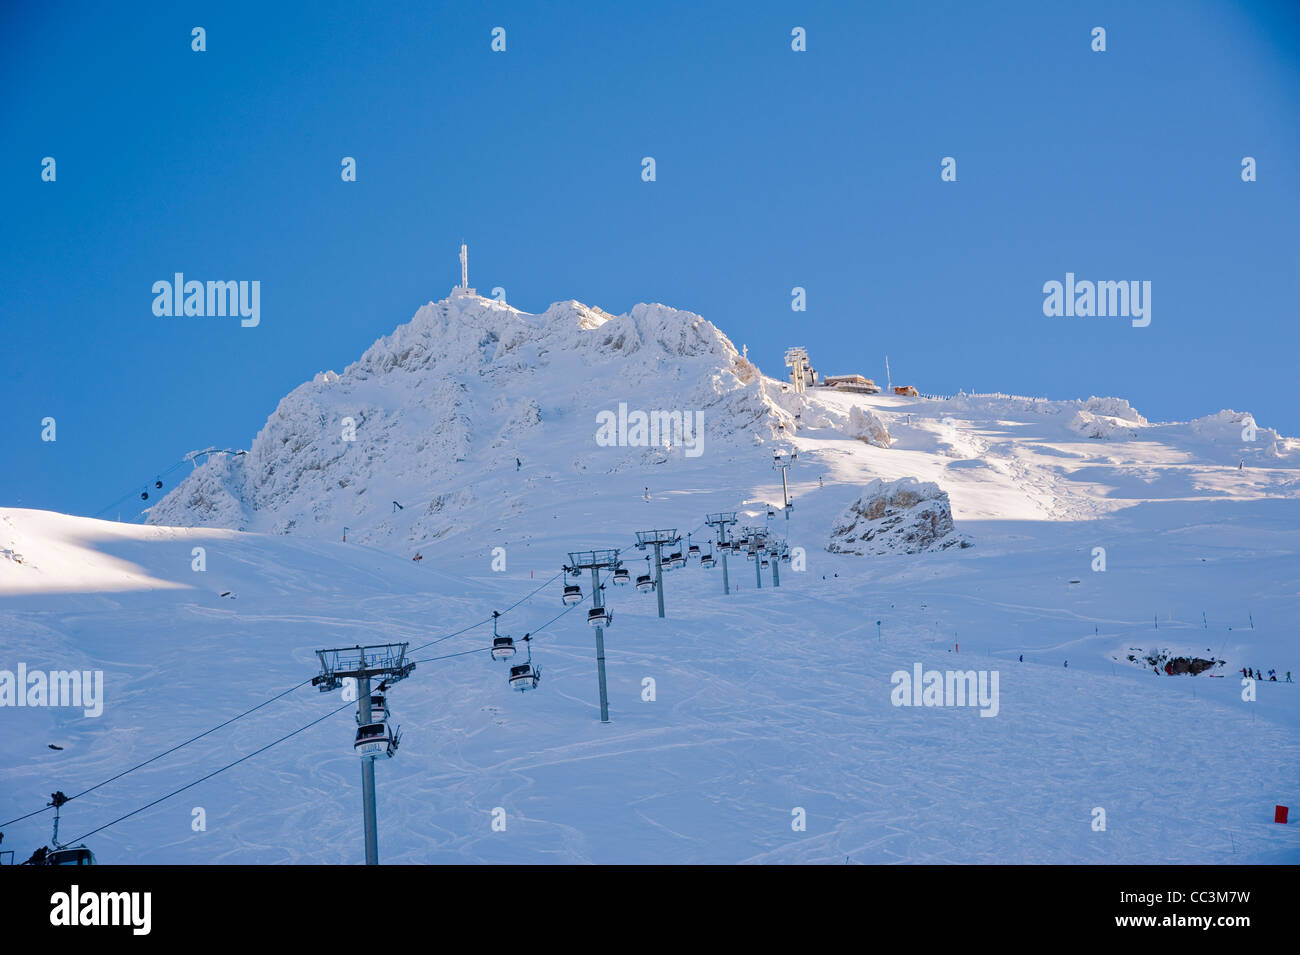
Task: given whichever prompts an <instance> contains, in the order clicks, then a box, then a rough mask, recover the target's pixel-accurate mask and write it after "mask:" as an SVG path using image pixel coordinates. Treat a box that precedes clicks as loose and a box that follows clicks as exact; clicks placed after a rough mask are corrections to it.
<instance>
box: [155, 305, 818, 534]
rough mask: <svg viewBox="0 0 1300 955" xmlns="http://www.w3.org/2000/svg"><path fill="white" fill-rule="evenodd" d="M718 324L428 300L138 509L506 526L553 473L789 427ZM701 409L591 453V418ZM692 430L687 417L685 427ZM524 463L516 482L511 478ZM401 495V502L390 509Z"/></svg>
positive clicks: (297, 528) (656, 459)
mask: <svg viewBox="0 0 1300 955" xmlns="http://www.w3.org/2000/svg"><path fill="white" fill-rule="evenodd" d="M769 387H770V385H769V384H768V383H765V382H764V380H763V378H762V377H761V375H759V374H758V372H757V370H756V369H755V368H754V367H753V366H752V365H751V364H750V363H749V362H748V361H747V360H746V359H744V358H743V357H741V355H740V353H739V352H738V351H737V350H736V348H735V346H734V345H732V343H731V341H730V340H729V339H728V338H727V337H726V336H725V335H723V334H722V332H720V331H719V330H718V329H717V328H715V327H714V326H713V325H712V324H710V323H709V322H707V321H705V320H704V319H702V318H701V317H700V316H698V315H695V314H692V313H690V312H682V311H677V310H676V309H671V308H667V307H665V306H663V305H638V306H637V307H635V308H634V309H633V310H632V311H631V313H629V314H626V315H620V316H617V317H615V316H612V315H609V314H608V313H606V312H603V311H601V310H600V309H597V308H589V307H587V306H585V305H582V304H580V303H578V302H572V301H570V302H559V303H556V304H555V305H552V306H551V307H550V308H549V309H547V310H546V312H544V313H543V314H541V315H529V314H526V313H524V312H520V311H518V310H517V309H514V308H511V307H510V306H508V305H506V304H504V303H500V302H497V301H494V300H489V299H485V298H481V297H479V296H471V295H460V296H453V297H451V298H448V299H446V300H444V301H441V302H438V303H431V304H429V305H426V306H425V307H424V308H421V309H420V310H419V311H418V312H416V314H415V317H414V318H413V319H412V320H411V321H410V322H408V323H407V324H405V325H402V326H401V327H399V328H398V329H397V330H396V331H395V332H393V334H391V335H388V336H386V337H384V338H381V339H380V340H379V341H377V342H375V344H374V345H372V346H371V347H370V348H369V349H368V350H367V351H366V353H365V354H364V355H362V356H361V358H360V360H358V361H357V362H356V363H354V364H352V365H350V366H348V367H347V368H346V369H345V370H344V371H343V373H342V374H335V373H334V372H324V373H322V374H319V375H317V376H316V378H315V380H313V381H311V382H307V383H305V384H303V385H301V386H299V387H298V388H296V389H294V390H293V391H292V392H290V393H289V394H288V395H287V396H286V397H285V398H284V399H283V400H282V401H281V402H280V405H279V407H277V408H276V409H275V412H274V413H273V414H272V415H271V416H270V418H268V419H267V422H266V425H265V427H263V428H262V430H261V432H259V433H258V435H257V437H256V438H254V439H253V442H252V444H251V446H250V448H249V450H248V453H247V454H246V455H241V456H228V455H224V454H219V455H215V456H213V457H212V458H211V459H210V460H209V461H208V462H207V463H206V464H204V465H203V466H202V467H200V468H199V469H198V470H197V471H195V472H194V473H193V474H191V475H189V476H188V477H187V478H186V479H185V480H184V481H183V482H182V483H181V484H180V485H179V486H178V487H177V488H175V489H174V490H173V491H172V492H171V493H169V494H168V495H167V496H166V497H165V498H164V499H163V500H162V501H160V502H159V503H158V504H157V505H156V506H155V507H154V508H152V510H151V511H150V513H149V518H148V519H149V523H151V524H155V525H162V526H204V527H228V528H233V529H237V530H258V531H268V532H273V533H288V534H298V535H302V534H306V535H309V536H331V537H339V536H341V534H342V530H343V528H344V527H348V528H349V534H350V536H351V538H352V539H353V540H356V541H358V542H361V543H372V544H376V545H378V546H386V547H393V548H399V549H402V550H405V549H406V548H407V547H408V545H421V544H425V543H427V542H429V541H432V540H437V539H439V538H442V537H445V536H447V535H449V534H453V533H455V532H456V531H458V530H461V529H464V527H465V526H466V516H465V515H466V514H468V513H470V512H475V511H480V512H481V511H482V510H483V509H484V508H488V509H489V510H490V511H491V512H492V513H495V514H497V515H499V516H503V517H505V516H509V515H510V514H513V513H517V512H519V511H520V510H522V509H523V508H525V507H527V506H533V505H535V504H536V503H537V500H536V499H537V497H538V496H539V495H540V496H542V497H546V492H545V490H544V489H543V484H544V483H545V482H547V481H549V480H551V479H553V478H554V477H556V476H557V475H559V474H566V475H567V474H582V473H592V474H601V473H614V472H619V471H624V472H626V471H629V470H636V471H638V473H640V471H642V470H645V471H647V473H648V474H649V475H650V476H649V477H647V481H648V482H649V483H654V481H653V475H654V473H655V468H656V466H658V465H662V464H665V463H667V462H669V461H670V460H671V459H672V458H673V457H674V456H675V457H677V458H682V457H686V456H690V455H691V453H692V452H693V451H695V450H696V447H695V445H696V443H698V444H699V451H700V453H701V454H702V453H704V452H705V451H707V453H708V454H710V455H716V454H718V453H719V452H721V453H723V454H733V453H735V452H736V451H738V450H741V449H748V448H750V447H752V446H753V445H754V444H756V443H762V442H764V441H770V440H771V439H772V438H773V436H774V435H776V434H778V433H779V432H780V430H781V429H782V428H783V427H784V426H786V425H787V424H789V425H791V426H792V425H793V420H792V419H791V417H790V416H789V415H788V414H787V413H785V412H784V411H782V410H781V408H780V407H779V406H778V405H777V404H776V403H775V402H774V401H773V400H772V398H771V397H770V396H769V395H768V391H769ZM620 404H622V405H625V406H627V408H629V409H631V412H635V411H638V410H640V411H670V412H671V411H677V412H679V413H682V412H684V413H688V414H692V415H694V414H698V415H699V416H700V419H699V420H702V422H703V425H704V429H703V434H700V435H696V434H694V433H691V434H689V435H684V437H687V438H689V439H690V446H683V444H681V443H680V442H679V443H678V445H677V446H676V447H667V446H665V443H663V442H660V443H657V444H656V445H654V446H640V447H636V446H630V447H629V446H624V447H618V446H614V447H609V446H602V445H601V444H599V443H598V439H597V432H598V423H597V416H598V415H599V414H600V413H601V412H609V413H613V414H615V415H617V414H618V409H619V406H620ZM692 420H694V419H692ZM517 462H519V463H520V464H521V465H522V464H526V465H527V472H526V477H525V479H524V480H523V481H522V482H521V481H517V480H515V479H514V474H515V471H516V466H517ZM394 501H396V502H397V504H398V505H400V509H399V508H398V507H395V506H394V505H393V502H394Z"/></svg>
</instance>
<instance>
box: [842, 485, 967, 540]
mask: <svg viewBox="0 0 1300 955" xmlns="http://www.w3.org/2000/svg"><path fill="white" fill-rule="evenodd" d="M969 546H970V543H969V542H968V541H967V540H965V539H964V538H963V537H961V536H960V535H959V534H957V532H956V529H955V528H954V527H953V522H952V507H951V506H950V505H949V503H948V495H947V494H946V493H945V492H944V491H943V490H941V489H940V487H939V485H937V484H934V483H932V482H923V481H918V480H917V479H916V478H910V477H906V478H899V479H898V480H897V481H890V482H888V483H886V482H884V481H882V480H880V479H879V478H877V479H876V480H874V481H872V482H871V483H870V484H868V485H867V486H866V487H865V488H864V489H863V491H862V495H861V496H860V497H859V498H858V500H856V501H854V502H853V503H852V504H851V505H849V507H848V508H847V509H846V510H845V511H844V513H842V514H841V515H840V517H839V519H838V520H837V521H836V522H835V526H834V527H833V528H832V530H831V539H830V543H829V544H828V545H827V547H826V549H827V550H828V551H830V552H831V553H835V554H858V555H867V554H919V553H922V552H925V551H936V550H946V549H948V548H949V547H969Z"/></svg>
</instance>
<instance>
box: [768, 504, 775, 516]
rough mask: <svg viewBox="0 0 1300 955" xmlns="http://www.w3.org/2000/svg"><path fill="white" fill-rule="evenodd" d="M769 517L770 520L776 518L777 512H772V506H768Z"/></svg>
mask: <svg viewBox="0 0 1300 955" xmlns="http://www.w3.org/2000/svg"><path fill="white" fill-rule="evenodd" d="M767 516H768V518H769V519H771V518H773V517H776V511H774V510H772V507H771V505H768V508H767Z"/></svg>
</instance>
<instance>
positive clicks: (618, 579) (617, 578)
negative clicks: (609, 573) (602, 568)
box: [614, 567, 632, 587]
mask: <svg viewBox="0 0 1300 955" xmlns="http://www.w3.org/2000/svg"><path fill="white" fill-rule="evenodd" d="M631 580H632V575H631V574H630V573H628V569H627V568H626V567H617V568H615V570H614V583H615V584H616V585H617V586H619V587H622V586H624V585H625V584H627V583H629V582H630V581H631Z"/></svg>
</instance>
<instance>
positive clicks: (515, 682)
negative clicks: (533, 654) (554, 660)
mask: <svg viewBox="0 0 1300 955" xmlns="http://www.w3.org/2000/svg"><path fill="white" fill-rule="evenodd" d="M541 678H542V671H541V670H539V669H538V668H537V667H535V666H533V665H532V664H531V663H521V664H519V665H518V666H512V667H511V668H510V688H511V689H512V690H519V691H520V692H521V693H522V692H523V691H524V690H535V689H537V681H538V680H540V679H541Z"/></svg>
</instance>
